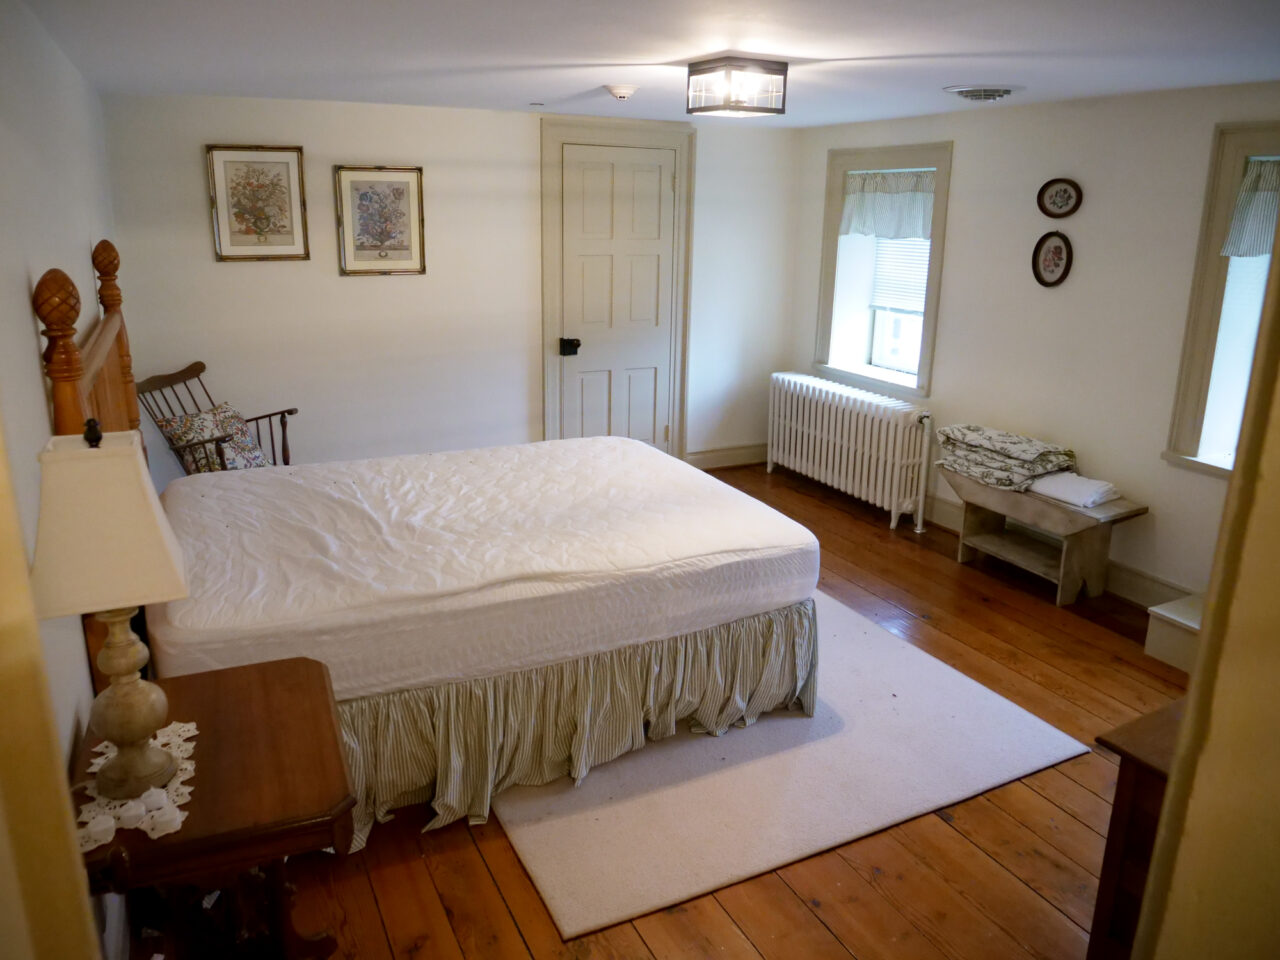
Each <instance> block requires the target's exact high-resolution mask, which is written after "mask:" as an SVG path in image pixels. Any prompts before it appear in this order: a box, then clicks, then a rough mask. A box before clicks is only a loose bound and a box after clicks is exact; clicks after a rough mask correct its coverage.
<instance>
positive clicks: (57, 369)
mask: <svg viewBox="0 0 1280 960" xmlns="http://www.w3.org/2000/svg"><path fill="white" fill-rule="evenodd" d="M31 304H32V306H33V307H34V308H35V311H36V316H37V317H39V318H40V322H41V323H43V324H44V329H43V330H41V331H40V333H41V335H42V336H44V337H45V338H47V339H48V341H49V345H48V346H47V347H45V350H44V354H43V358H44V371H45V375H46V376H48V378H49V382H50V384H51V393H52V399H53V432H54V433H55V434H58V435H60V436H61V435H65V434H78V433H83V432H84V421H85V411H84V403H83V401H82V400H81V399H80V375H81V374H82V373H83V372H84V366H83V364H82V362H81V359H80V348H79V347H77V346H76V319H77V318H78V317H79V316H80V292H79V291H78V290H77V289H76V285H75V283H74V282H72V280H71V278H70V277H68V276H67V275H66V274H65V273H63V272H62V271H61V270H56V269H55V270H46V271H45V274H44V276H42V277H41V278H40V282H39V283H37V284H36V289H35V292H34V293H33V294H32V296H31Z"/></svg>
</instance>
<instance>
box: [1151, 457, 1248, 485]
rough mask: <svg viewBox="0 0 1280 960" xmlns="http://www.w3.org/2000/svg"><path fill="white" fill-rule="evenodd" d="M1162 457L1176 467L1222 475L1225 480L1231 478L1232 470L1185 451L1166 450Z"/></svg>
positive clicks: (1215, 475) (1217, 475)
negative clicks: (1189, 454)
mask: <svg viewBox="0 0 1280 960" xmlns="http://www.w3.org/2000/svg"><path fill="white" fill-rule="evenodd" d="M1160 457H1161V459H1163V460H1166V461H1168V462H1169V463H1171V464H1173V465H1174V466H1175V467H1182V468H1183V469H1184V470H1194V471H1195V472H1196V473H1204V474H1207V475H1208V476H1211V477H1221V478H1222V479H1224V480H1229V479H1231V471H1230V470H1228V469H1227V468H1226V467H1220V466H1218V465H1217V464H1216V463H1210V462H1209V461H1208V460H1201V459H1199V458H1197V457H1192V456H1188V455H1187V454H1185V453H1176V452H1175V451H1173V450H1166V451H1164V452H1163V453H1162V454H1160Z"/></svg>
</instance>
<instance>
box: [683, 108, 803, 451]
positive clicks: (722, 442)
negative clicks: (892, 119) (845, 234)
mask: <svg viewBox="0 0 1280 960" xmlns="http://www.w3.org/2000/svg"><path fill="white" fill-rule="evenodd" d="M798 145H799V138H798V134H797V133H796V132H795V131H793V130H768V129H761V128H759V127H735V126H733V125H732V123H730V122H726V121H719V122H714V121H702V122H700V123H699V124H698V144H697V162H696V172H695V178H694V179H695V191H696V192H695V196H694V201H693V244H692V251H693V257H692V260H693V270H692V278H691V290H690V294H691V297H690V315H691V323H690V329H689V379H688V390H689V392H688V433H687V440H686V447H687V449H688V451H689V452H690V453H698V452H703V451H708V450H716V449H721V448H724V447H735V446H744V445H748V444H760V443H763V442H764V441H765V438H766V433H765V431H766V417H767V416H768V411H769V374H770V373H772V372H773V371H775V370H782V369H786V368H788V366H789V365H790V362H791V361H790V355H791V331H790V325H789V324H788V323H787V320H786V318H787V315H788V313H789V311H790V307H791V303H790V301H791V297H792V293H793V292H792V289H791V277H792V274H791V270H792V259H791V248H790V239H791V219H792V214H793V210H794V206H795V205H794V197H793V189H794V184H793V177H792V172H793V170H794V169H795V163H796V148H797V146H798Z"/></svg>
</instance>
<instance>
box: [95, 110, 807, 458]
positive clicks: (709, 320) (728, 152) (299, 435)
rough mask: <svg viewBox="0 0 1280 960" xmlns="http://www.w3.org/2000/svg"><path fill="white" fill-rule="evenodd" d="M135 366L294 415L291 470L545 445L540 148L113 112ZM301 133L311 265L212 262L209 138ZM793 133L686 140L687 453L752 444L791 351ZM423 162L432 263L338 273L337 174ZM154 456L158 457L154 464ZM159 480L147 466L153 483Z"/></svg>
mask: <svg viewBox="0 0 1280 960" xmlns="http://www.w3.org/2000/svg"><path fill="white" fill-rule="evenodd" d="M107 118H108V142H109V146H110V157H111V178H112V184H113V188H114V199H115V209H116V211H117V217H116V220H117V224H118V229H117V234H116V237H115V240H116V242H117V246H118V247H119V248H120V253H121V262H122V266H121V271H120V277H121V286H122V289H123V290H124V296H125V314H126V317H127V318H128V322H129V330H130V336H131V338H132V339H131V346H132V350H133V355H134V369H135V371H136V372H137V374H138V375H139V376H140V377H142V376H147V375H149V374H152V373H157V372H162V371H167V370H173V369H177V368H178V367H181V366H183V365H185V364H187V363H189V362H190V361H192V360H194V359H201V360H204V361H205V362H206V363H207V364H209V367H210V375H209V376H210V379H209V382H210V385H211V387H212V388H213V390H214V393H215V396H216V397H217V398H218V399H228V400H231V401H232V402H233V403H235V404H236V406H237V407H239V408H240V409H241V410H242V411H243V412H245V413H246V414H252V413H257V412H263V411H267V410H274V409H277V408H278V407H281V406H296V407H298V408H299V409H300V411H301V413H300V415H299V416H298V418H297V419H296V420H294V421H293V422H292V427H291V431H290V438H291V440H292V446H293V454H294V459H295V462H306V461H317V460H336V459H350V458H356V457H368V456H379V455H385V454H392V453H403V452H410V451H423V450H440V449H450V448H458V447H467V446H484V445H490V444H498V443H518V442H522V441H526V440H537V439H540V438H541V436H542V426H541V424H542V373H541V370H542V367H541V363H542V360H541V349H542V346H541V343H542V341H541V323H542V319H541V309H542V308H541V256H542V251H541V243H540V216H541V212H540V211H541V200H540V193H539V191H540V180H539V177H540V167H539V162H540V143H539V122H538V118H537V117H536V116H534V115H531V114H524V113H515V112H497V111H481V110H449V109H434V108H428V107H398V106H377V105H369V104H349V103H325V102H312V101H284V100H264V99H234V98H213V97H203V98H201V97H179V98H135V97H125V98H111V99H109V100H108V102H107ZM218 142H222V143H275V144H301V145H302V147H303V156H304V161H305V170H304V174H305V180H306V191H307V212H308V228H309V235H310V240H311V260H309V261H303V262H282V263H270V262H267V263H218V262H216V261H215V260H214V259H213V242H212V237H211V231H210V226H209V216H208V202H207V186H206V177H205V165H204V145H205V144H206V143H218ZM793 143H794V136H793V135H791V134H789V133H784V132H775V131H762V130H744V129H741V128H739V129H733V128H731V127H724V126H710V127H707V128H703V129H700V130H699V133H698V143H697V183H696V196H695V202H694V210H693V217H694V242H693V258H692V262H693V270H692V276H691V278H690V296H691V317H692V319H691V324H690V344H689V375H688V376H689V390H690V401H689V405H688V410H689V432H688V441H687V446H688V449H690V450H692V451H699V450H707V449H713V448H720V447H726V446H733V445H737V444H746V443H758V442H761V441H763V440H764V411H765V404H766V402H767V389H766V381H767V375H768V373H769V371H770V370H772V369H775V368H776V367H777V365H778V364H780V363H783V362H784V361H785V359H786V358H787V356H788V353H789V348H790V339H789V334H788V332H787V328H786V326H785V324H779V322H778V320H779V317H781V316H782V315H783V314H784V313H785V310H786V307H787V305H788V303H789V298H790V289H789V284H788V280H789V271H790V263H789V259H788V255H787V247H786V243H785V231H784V230H783V228H782V226H781V225H782V224H783V222H784V221H786V220H787V218H788V217H789V216H790V207H789V204H788V203H787V197H786V195H785V193H780V192H778V190H777V186H778V184H779V183H783V184H785V183H787V180H788V178H787V177H786V176H784V175H783V174H785V173H786V172H788V171H789V170H790V169H791V168H792V166H793V159H792V145H793ZM336 163H387V164H404V165H412V166H422V167H423V168H424V169H423V176H424V190H425V202H424V209H425V213H426V248H427V273H426V275H425V276H422V277H416V276H405V277H341V276H339V275H338V267H337V251H336V235H335V229H334V199H333V184H332V167H333V165H334V164H336ZM164 465H165V464H163V463H161V464H158V465H157V466H159V467H163V466H164ZM157 480H158V482H159V480H160V478H159V477H158V478H157Z"/></svg>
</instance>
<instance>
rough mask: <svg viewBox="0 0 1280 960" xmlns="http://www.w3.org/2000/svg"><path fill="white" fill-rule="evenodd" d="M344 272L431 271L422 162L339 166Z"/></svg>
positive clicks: (336, 173) (341, 268) (337, 188)
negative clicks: (425, 234) (417, 164)
mask: <svg viewBox="0 0 1280 960" xmlns="http://www.w3.org/2000/svg"><path fill="white" fill-rule="evenodd" d="M333 183H334V190H335V191H336V198H335V199H336V201H337V212H338V272H339V273H341V274H342V275H343V276H360V275H364V274H368V275H370V276H378V275H386V274H392V273H426V272H427V260H426V252H425V247H424V245H423V217H422V168H421V167H334V168H333Z"/></svg>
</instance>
